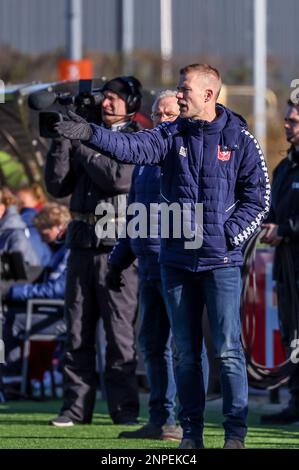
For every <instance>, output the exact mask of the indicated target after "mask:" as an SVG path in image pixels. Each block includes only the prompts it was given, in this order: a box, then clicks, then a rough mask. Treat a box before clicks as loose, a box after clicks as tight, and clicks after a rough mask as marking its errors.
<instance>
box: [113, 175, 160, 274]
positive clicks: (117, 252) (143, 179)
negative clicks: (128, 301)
mask: <svg viewBox="0 0 299 470" xmlns="http://www.w3.org/2000/svg"><path fill="white" fill-rule="evenodd" d="M160 177H161V169H160V167H159V166H141V167H136V168H135V170H134V172H133V176H132V184H131V189H130V192H129V198H128V204H129V205H130V204H132V203H135V202H138V203H142V204H144V207H146V209H147V211H148V213H147V227H149V223H150V220H149V219H150V217H149V208H150V204H151V203H160V202H161V196H160ZM131 219H132V216H131V217H130V216H129V215H127V218H126V226H127V225H128V223H129V222H130V220H131ZM154 223H155V222H154ZM156 223H157V227H153V229H154V230H155V231H156V233H157V234H158V235H159V234H160V224H159V218H158V217H157V220H156ZM159 253H160V237H159V236H158V237H145V238H141V237H137V238H131V239H129V238H128V237H126V238H120V239H119V240H118V241H117V244H116V245H115V247H114V248H113V250H112V252H111V255H110V257H109V262H110V263H111V264H115V265H117V266H118V267H119V268H120V269H121V270H123V269H125V268H127V267H128V266H129V265H130V264H131V263H132V262H133V261H134V259H135V258H138V274H139V278H140V279H141V280H152V279H156V280H158V279H160V264H159Z"/></svg>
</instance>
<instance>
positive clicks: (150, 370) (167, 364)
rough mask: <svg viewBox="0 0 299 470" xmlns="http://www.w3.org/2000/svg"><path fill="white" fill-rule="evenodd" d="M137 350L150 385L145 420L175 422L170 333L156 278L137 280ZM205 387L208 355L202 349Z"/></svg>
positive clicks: (160, 424) (159, 285) (159, 284)
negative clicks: (147, 417) (138, 328)
mask: <svg viewBox="0 0 299 470" xmlns="http://www.w3.org/2000/svg"><path fill="white" fill-rule="evenodd" d="M139 295H140V299H139V306H140V307H139V308H140V318H141V328H140V334H139V343H140V350H141V352H142V354H143V357H144V364H145V368H146V373H147V379H148V382H149V386H150V397H149V421H150V422H151V423H153V424H155V425H157V426H163V425H164V424H168V425H170V424H175V421H176V418H175V406H176V402H175V399H176V384H175V377H174V369H173V352H172V335H171V331H170V323H169V318H168V315H167V311H166V306H165V302H164V298H163V292H162V284H161V281H159V280H147V281H141V283H140V289H139ZM203 363H204V379H205V388H207V385H208V358H207V353H206V348H205V346H204V348H203Z"/></svg>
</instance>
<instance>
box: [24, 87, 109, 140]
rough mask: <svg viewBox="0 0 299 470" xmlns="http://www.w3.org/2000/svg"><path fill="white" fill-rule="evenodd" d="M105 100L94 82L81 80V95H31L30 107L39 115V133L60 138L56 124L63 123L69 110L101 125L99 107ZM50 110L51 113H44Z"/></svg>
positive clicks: (66, 93) (47, 92)
mask: <svg viewBox="0 0 299 470" xmlns="http://www.w3.org/2000/svg"><path fill="white" fill-rule="evenodd" d="M103 99H104V95H103V93H102V92H101V91H100V89H93V87H92V80H79V93H78V94H77V95H73V94H72V93H70V92H61V93H56V92H54V91H50V90H42V91H37V92H35V93H31V95H29V98H28V105H29V107H30V108H31V109H34V110H35V111H40V113H39V133H40V136H41V137H44V138H46V139H54V138H56V137H59V135H58V134H57V132H56V131H55V130H54V126H55V124H57V123H58V122H61V121H63V118H64V116H65V115H66V112H67V111H68V110H72V111H74V112H75V113H77V114H79V115H80V116H82V117H83V118H84V119H86V120H87V121H89V122H95V123H100V114H101V113H100V112H99V109H98V106H99V105H100V104H101V102H102V101H103ZM43 109H49V111H42V110H43Z"/></svg>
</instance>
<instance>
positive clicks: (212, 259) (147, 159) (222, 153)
mask: <svg viewBox="0 0 299 470" xmlns="http://www.w3.org/2000/svg"><path fill="white" fill-rule="evenodd" d="M217 115H218V117H217V119H215V120H214V121H213V122H207V121H201V120H197V121H192V120H189V119H182V118H178V119H177V120H176V121H174V122H172V123H163V124H161V125H160V126H158V127H157V128H155V129H152V130H147V131H140V132H137V133H136V134H130V135H129V134H120V133H118V132H113V133H112V132H111V131H108V130H107V129H103V128H99V127H98V126H95V125H92V128H93V135H92V137H91V139H90V141H89V145H91V146H93V147H96V148H98V149H100V150H102V151H104V152H105V154H106V155H109V156H111V157H113V158H115V159H117V160H118V161H120V162H127V163H134V164H137V165H157V164H158V165H160V166H161V195H162V198H163V200H164V201H166V203H167V204H168V205H170V204H172V203H174V202H177V203H179V204H180V206H181V207H182V210H183V212H184V206H183V204H184V203H185V204H189V205H190V209H191V210H189V211H187V210H185V212H186V217H187V218H188V217H189V218H190V221H191V226H192V229H194V228H195V207H196V206H195V204H196V203H202V204H203V243H202V246H201V247H200V248H197V249H190V248H186V244H185V242H186V238H185V237H183V236H182V237H180V238H174V237H173V236H171V234H170V236H169V237H165V238H162V240H161V251H160V263H161V264H166V265H169V266H174V267H177V268H182V269H187V270H191V271H195V272H197V271H203V270H207V269H213V268H217V267H221V266H240V265H241V264H242V262H243V256H242V246H243V244H244V242H245V241H246V240H248V239H249V237H250V236H251V235H252V234H253V233H254V232H255V231H256V230H257V228H258V227H259V225H260V224H261V222H262V221H263V219H264V218H265V217H266V215H267V213H268V211H269V204H270V183H269V177H268V173H267V167H266V164H265V159H264V156H263V153H262V150H261V149H260V146H259V144H258V142H257V141H256V139H255V138H254V136H252V135H251V134H250V132H249V131H248V130H247V126H246V122H245V121H244V120H243V118H241V117H240V116H238V115H236V114H235V113H233V112H232V111H230V110H229V109H228V108H225V107H224V106H220V105H218V106H217ZM187 238H188V237H187Z"/></svg>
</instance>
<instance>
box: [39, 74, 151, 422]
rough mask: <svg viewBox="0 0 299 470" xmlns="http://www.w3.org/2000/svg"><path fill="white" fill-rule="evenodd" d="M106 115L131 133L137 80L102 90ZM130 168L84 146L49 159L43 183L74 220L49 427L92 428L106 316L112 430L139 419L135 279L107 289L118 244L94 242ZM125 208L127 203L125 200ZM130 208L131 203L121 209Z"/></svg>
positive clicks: (131, 272)
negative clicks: (58, 400)
mask: <svg viewBox="0 0 299 470" xmlns="http://www.w3.org/2000/svg"><path fill="white" fill-rule="evenodd" d="M102 92H103V94H104V99H103V101H102V104H101V111H100V110H99V112H101V117H102V121H103V125H104V126H105V127H106V128H110V129H112V130H115V131H116V130H117V131H121V132H125V133H126V132H134V131H137V130H138V126H137V125H136V123H135V122H134V121H133V120H132V117H133V116H134V114H135V113H136V112H137V111H138V109H139V108H140V104H141V97H142V95H141V84H140V82H139V81H138V80H137V79H136V78H134V77H117V78H114V79H112V80H110V81H109V82H107V83H106V84H105V85H104V87H103V88H102ZM132 171H133V166H131V165H126V164H119V163H117V162H114V161H112V160H111V159H109V158H107V157H104V156H100V154H99V153H97V152H96V151H94V150H91V149H90V148H88V147H86V146H85V145H82V144H79V145H78V144H77V143H74V142H73V143H71V142H70V141H69V140H67V139H54V140H53V143H52V146H51V148H50V151H49V154H48V156H47V162H46V169H45V180H46V186H47V189H48V191H49V193H50V194H52V195H53V196H54V197H56V198H60V197H65V196H69V195H71V203H70V208H71V211H72V213H73V221H72V222H71V224H70V225H69V228H68V233H67V246H68V247H69V248H70V250H71V252H70V256H69V260H68V270H67V284H66V296H65V314H66V322H67V329H68V340H67V347H66V355H65V364H64V378H65V388H64V404H63V407H62V409H61V412H60V415H59V416H58V417H57V418H54V419H53V420H52V421H51V422H50V424H53V425H54V426H60V427H64V426H72V425H73V424H76V423H90V422H91V420H92V412H93V408H94V403H95V398H96V387H97V376H96V354H95V340H96V326H97V322H98V319H99V317H100V316H102V318H103V323H104V329H105V333H106V340H107V348H106V370H105V385H106V392H107V401H108V408H109V412H110V415H111V418H112V420H113V422H114V423H115V424H136V423H137V417H138V413H139V401H138V389H137V380H136V375H135V371H136V365H137V361H136V349H135V331H134V325H135V319H136V305H137V276H136V273H135V268H134V267H130V268H128V269H127V270H126V271H124V285H123V287H122V289H121V291H120V292H118V293H115V292H113V291H111V290H110V289H109V288H107V287H106V285H105V277H106V272H107V259H108V256H109V253H110V251H111V250H112V248H113V245H114V244H115V241H116V240H115V239H111V238H109V239H108V238H103V239H99V238H97V236H96V232H95V225H96V223H97V220H98V218H97V216H96V215H95V209H96V207H97V205H98V204H99V203H111V204H113V206H114V208H115V212H116V216H115V218H114V221H115V222H117V219H118V218H120V217H123V216H124V215H125V214H122V213H120V209H119V207H120V206H122V205H123V204H119V203H120V199H121V198H126V197H127V193H128V191H129V188H130V181H131V176H132ZM124 202H125V203H126V201H124ZM124 206H126V204H125V205H124Z"/></svg>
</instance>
